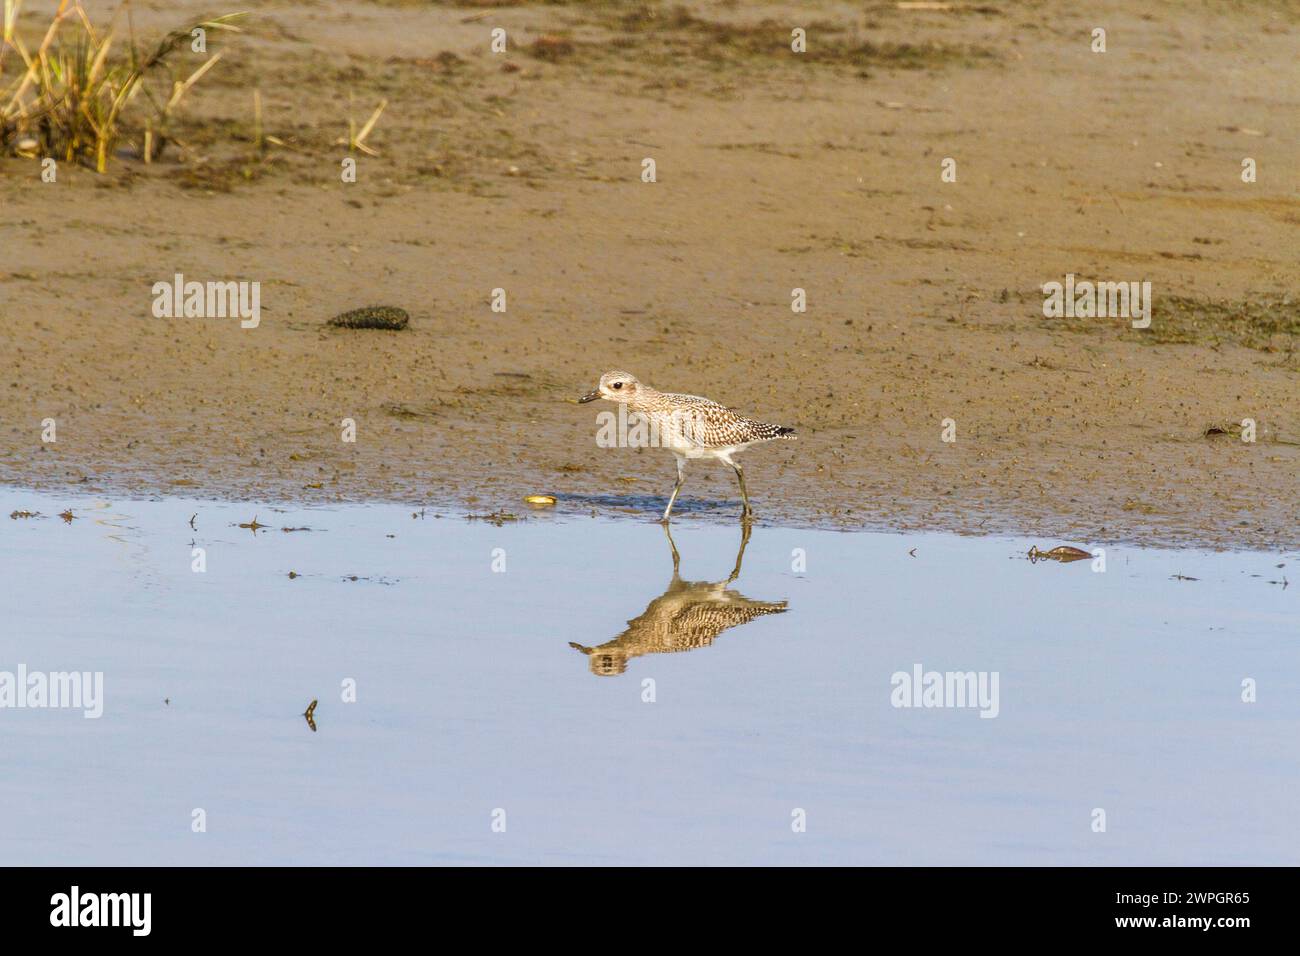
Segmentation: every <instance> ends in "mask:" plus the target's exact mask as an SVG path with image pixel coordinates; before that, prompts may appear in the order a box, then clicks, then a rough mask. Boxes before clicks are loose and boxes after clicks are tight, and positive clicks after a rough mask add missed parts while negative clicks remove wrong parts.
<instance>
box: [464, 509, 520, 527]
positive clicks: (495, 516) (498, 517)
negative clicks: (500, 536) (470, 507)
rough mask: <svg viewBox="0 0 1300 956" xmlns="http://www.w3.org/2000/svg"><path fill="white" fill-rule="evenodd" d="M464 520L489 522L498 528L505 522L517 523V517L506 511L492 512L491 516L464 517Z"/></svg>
mask: <svg viewBox="0 0 1300 956" xmlns="http://www.w3.org/2000/svg"><path fill="white" fill-rule="evenodd" d="M465 520H466V521H490V522H492V524H494V525H496V526H497V527H498V528H499V527H501V526H502V525H503V524H505V523H506V522H507V521H518V520H519V515H514V514H510V513H509V512H508V511H493V512H492V513H491V514H485V515H466V516H465Z"/></svg>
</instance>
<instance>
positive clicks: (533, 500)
mask: <svg viewBox="0 0 1300 956" xmlns="http://www.w3.org/2000/svg"><path fill="white" fill-rule="evenodd" d="M524 501H526V502H528V504H530V505H538V506H539V507H549V506H550V505H553V504H555V496H554V495H529V496H528V497H527V498H525V499H524Z"/></svg>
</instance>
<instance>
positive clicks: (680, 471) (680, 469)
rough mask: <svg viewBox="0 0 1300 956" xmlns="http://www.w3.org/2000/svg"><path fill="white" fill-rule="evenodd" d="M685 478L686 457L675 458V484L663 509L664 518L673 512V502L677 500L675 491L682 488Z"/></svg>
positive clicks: (666, 518)
mask: <svg viewBox="0 0 1300 956" xmlns="http://www.w3.org/2000/svg"><path fill="white" fill-rule="evenodd" d="M685 480H686V459H685V458H678V459H677V484H675V485H673V496H672V497H671V498H669V499H668V507H667V508H665V509H664V520H665V521H667V520H668V516H669V515H670V514H672V513H673V504H674V503H675V502H676V501H677V492H679V491H681V490H682V482H684V481H685Z"/></svg>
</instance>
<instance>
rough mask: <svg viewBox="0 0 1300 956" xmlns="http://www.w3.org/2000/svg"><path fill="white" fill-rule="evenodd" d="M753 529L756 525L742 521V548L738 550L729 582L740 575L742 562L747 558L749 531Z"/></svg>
mask: <svg viewBox="0 0 1300 956" xmlns="http://www.w3.org/2000/svg"><path fill="white" fill-rule="evenodd" d="M753 530H754V526H753V525H752V524H750V523H749V522H748V521H742V522H741V523H740V550H739V551H737V552H736V566H735V567H734V568H732V569H731V577H729V578H727V583H728V584H730V583H731V582H732V581H734V580H736V578H738V577H740V562H742V561H744V560H745V546H746V545H747V544H749V533H750V532H751V531H753Z"/></svg>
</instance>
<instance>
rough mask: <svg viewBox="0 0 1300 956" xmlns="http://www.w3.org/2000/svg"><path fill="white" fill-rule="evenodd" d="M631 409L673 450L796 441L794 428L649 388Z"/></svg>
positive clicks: (693, 396)
mask: <svg viewBox="0 0 1300 956" xmlns="http://www.w3.org/2000/svg"><path fill="white" fill-rule="evenodd" d="M628 409H629V410H630V411H633V412H636V413H638V414H640V415H644V416H645V417H646V418H647V419H648V420H649V421H650V423H651V425H652V426H654V427H656V428H657V429H658V430H659V434H660V436H661V442H662V444H664V445H668V446H670V447H671V446H673V445H678V444H680V445H686V446H695V447H701V448H728V447H733V446H744V445H750V444H753V443H754V442H760V441H772V440H774V439H777V438H793V437H794V429H793V428H784V427H782V426H780V425H772V424H769V423H768V422H758V421H754V420H753V419H750V418H745V417H743V416H741V415H738V414H736V413H735V412H733V411H732V410H731V409H729V408H727V407H726V406H725V405H719V404H718V403H717V402H714V401H710V400H709V399H707V398H702V397H700V396H699V395H682V394H679V393H677V392H660V391H657V390H655V389H653V388H650V387H649V386H646V385H642V386H641V390H640V392H639V393H638V394H637V397H636V399H635V400H634V401H632V402H629V403H628ZM674 439H676V440H674Z"/></svg>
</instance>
